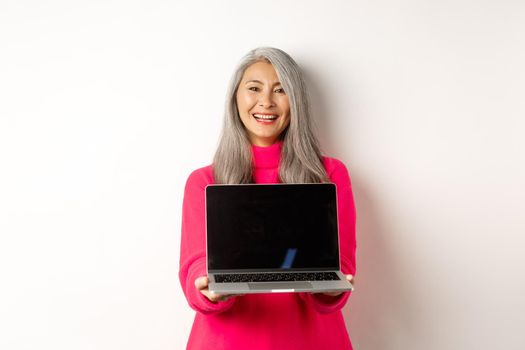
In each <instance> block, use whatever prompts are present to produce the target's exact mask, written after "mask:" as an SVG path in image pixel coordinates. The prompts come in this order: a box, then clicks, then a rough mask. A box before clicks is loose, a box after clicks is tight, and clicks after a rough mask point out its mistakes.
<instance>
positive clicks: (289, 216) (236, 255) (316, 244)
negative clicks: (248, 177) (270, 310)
mask: <svg viewBox="0 0 525 350" xmlns="http://www.w3.org/2000/svg"><path fill="white" fill-rule="evenodd" d="M206 246H207V248H206V249H207V252H206V255H207V270H208V277H209V286H208V288H209V290H210V291H213V292H216V293H220V294H247V293H275V292H335V291H349V290H352V289H353V287H352V285H351V284H350V283H349V282H348V281H347V280H346V278H345V276H344V275H343V274H342V273H341V272H340V259H339V236H338V223H337V199H336V187H335V185H334V184H331V183H323V184H247V185H208V186H207V187H206Z"/></svg>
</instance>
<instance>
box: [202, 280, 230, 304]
mask: <svg viewBox="0 0 525 350" xmlns="http://www.w3.org/2000/svg"><path fill="white" fill-rule="evenodd" d="M208 283H209V280H208V277H206V276H201V277H199V278H197V279H196V280H195V287H196V288H197V289H198V290H199V292H201V293H202V295H204V296H205V297H206V298H208V300H209V301H211V302H212V303H216V302H218V301H226V300H228V299H230V298H233V297H235V296H239V295H240V294H217V293H215V292H211V291H210V290H209V289H208Z"/></svg>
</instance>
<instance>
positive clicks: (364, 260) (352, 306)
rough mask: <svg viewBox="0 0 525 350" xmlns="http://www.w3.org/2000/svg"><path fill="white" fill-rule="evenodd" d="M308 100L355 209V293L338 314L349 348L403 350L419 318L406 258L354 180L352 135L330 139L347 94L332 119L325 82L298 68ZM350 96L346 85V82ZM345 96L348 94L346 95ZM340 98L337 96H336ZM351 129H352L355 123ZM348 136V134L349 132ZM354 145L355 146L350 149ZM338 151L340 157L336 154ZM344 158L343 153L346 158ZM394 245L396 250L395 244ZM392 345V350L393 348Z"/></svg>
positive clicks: (375, 204) (361, 181)
mask: <svg viewBox="0 0 525 350" xmlns="http://www.w3.org/2000/svg"><path fill="white" fill-rule="evenodd" d="M302 69H303V72H304V75H305V80H306V83H307V85H308V91H309V94H310V100H311V111H312V115H313V119H314V124H315V127H316V130H317V133H318V136H319V140H320V143H321V145H322V150H323V151H325V152H326V154H328V155H332V156H333V155H341V156H340V159H341V161H343V162H344V163H345V164H346V165H347V166H348V169H349V172H350V177H351V181H352V188H353V193H354V199H355V202H356V207H357V273H356V290H355V292H354V293H353V295H352V296H351V297H350V299H349V302H348V304H347V305H346V306H345V308H344V309H343V315H344V318H345V323H346V326H347V329H348V332H349V334H350V339H351V340H352V344H353V345H354V348H356V349H367V350H384V349H395V348H403V347H402V345H403V344H405V345H406V344H407V343H410V340H409V339H410V338H412V337H414V334H413V333H414V332H415V330H417V329H418V327H417V325H416V324H415V323H416V322H417V319H418V307H417V304H418V302H420V301H418V300H417V298H416V297H417V296H416V295H414V292H413V291H411V290H410V289H409V288H408V286H409V284H408V283H405V282H406V281H405V280H404V274H406V272H407V271H410V266H405V265H406V262H407V260H408V261H409V265H410V264H413V263H414V262H413V261H412V262H410V259H411V258H410V257H409V258H408V259H404V261H402V260H401V257H402V256H403V252H400V254H401V255H399V254H396V252H395V251H394V249H395V247H396V245H395V244H393V242H392V240H395V239H396V237H395V236H394V232H395V230H394V229H389V226H388V225H387V224H386V223H388V222H389V218H388V213H381V212H380V210H379V208H380V207H381V205H380V201H381V199H380V198H379V195H374V193H373V189H372V188H371V187H368V186H367V180H366V179H365V178H361V177H360V176H359V169H357V168H355V167H353V166H352V162H348V161H347V160H348V159H351V158H352V157H351V156H350V154H349V153H348V152H344V150H349V149H352V142H351V140H350V139H351V132H349V133H348V136H349V139H347V140H342V142H343V143H344V144H342V145H341V144H338V143H339V142H338V141H337V140H336V139H335V138H334V137H332V136H333V135H336V134H337V133H335V132H336V128H341V127H343V128H346V127H350V125H352V124H353V123H348V120H347V119H346V118H350V116H351V115H352V114H353V101H352V96H351V95H352V94H351V93H348V96H346V97H345V98H346V101H345V102H344V103H345V105H346V106H348V108H347V110H345V115H343V116H341V118H342V119H339V120H336V119H337V118H335V119H334V117H335V116H336V114H337V113H340V112H338V111H337V110H336V109H335V108H333V106H331V105H330V98H331V97H333V96H328V95H326V91H330V88H333V86H332V87H330V83H328V82H326V81H325V77H323V76H320V75H318V74H316V70H315V69H310V68H309V67H304V65H303V66H302ZM346 85H347V87H348V90H349V91H351V90H352V88H351V87H350V85H351V83H350V82H347V83H346ZM345 91H347V90H345ZM339 97H340V96H339ZM354 125H355V124H354ZM350 131H351V130H350ZM354 146H355V145H354ZM341 150H343V152H341ZM345 153H346V154H345ZM397 246H398V245H397ZM396 344H397V346H396Z"/></svg>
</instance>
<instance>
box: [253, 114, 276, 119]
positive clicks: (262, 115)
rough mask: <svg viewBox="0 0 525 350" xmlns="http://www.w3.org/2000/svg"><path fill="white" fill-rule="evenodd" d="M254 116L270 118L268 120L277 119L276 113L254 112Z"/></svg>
mask: <svg viewBox="0 0 525 350" xmlns="http://www.w3.org/2000/svg"><path fill="white" fill-rule="evenodd" d="M253 116H254V117H255V118H259V119H268V120H271V119H277V116H276V115H265V114H254V115H253Z"/></svg>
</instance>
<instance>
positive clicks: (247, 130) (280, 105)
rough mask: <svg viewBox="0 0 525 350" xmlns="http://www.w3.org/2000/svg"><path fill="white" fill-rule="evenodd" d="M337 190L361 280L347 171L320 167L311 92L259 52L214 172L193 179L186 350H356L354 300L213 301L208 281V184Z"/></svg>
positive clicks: (347, 244)
mask: <svg viewBox="0 0 525 350" xmlns="http://www.w3.org/2000/svg"><path fill="white" fill-rule="evenodd" d="M279 182H281V183H318V182H334V183H335V184H336V185H337V198H338V203H337V206H338V208H337V209H338V214H339V235H340V254H341V270H342V271H343V273H345V274H348V275H347V279H349V280H352V275H354V274H355V247H356V242H355V207H354V202H353V197H352V189H351V184H350V178H349V176H348V171H347V169H346V167H345V166H344V164H343V163H341V162H340V161H338V160H336V159H334V158H329V157H324V156H322V155H321V152H320V150H319V146H318V142H317V139H316V137H315V136H314V134H313V131H312V127H311V118H310V111H309V105H308V100H307V92H306V86H305V82H304V80H303V77H302V74H301V71H300V69H299V67H298V66H297V64H296V63H295V61H294V60H293V59H292V58H291V57H290V56H289V55H288V54H286V53H285V52H283V51H281V50H279V49H275V48H268V47H262V48H257V49H255V50H252V51H250V52H249V53H248V54H247V55H246V56H245V57H244V58H243V59H242V60H241V62H240V64H239V66H238V67H237V69H236V71H235V73H234V75H233V78H232V80H231V83H230V87H229V91H228V95H227V101H226V111H225V118H224V126H223V131H222V135H221V138H220V143H219V146H218V149H217V151H216V154H215V157H214V160H213V164H212V165H210V166H207V167H204V168H200V169H197V170H195V171H194V172H193V173H191V175H190V176H189V178H188V180H187V183H186V187H185V192H184V202H183V211H182V243H181V254H180V273H179V278H180V282H181V285H182V289H183V291H184V294H185V296H186V298H187V300H188V303H189V304H190V306H191V307H192V308H193V309H194V310H195V311H196V312H197V314H196V316H195V320H194V323H193V328H192V331H191V334H190V337H189V340H188V346H187V348H188V349H251V350H257V349H287V350H290V349H301V350H304V349H352V345H351V343H350V339H349V337H348V333H347V330H346V327H345V323H344V319H343V316H342V314H341V308H342V307H343V306H344V305H345V303H346V301H347V299H348V296H349V294H350V293H319V294H312V293H277V294H249V295H243V296H234V295H217V294H214V293H211V292H210V291H209V290H208V279H207V277H206V246H205V211H204V188H205V187H206V185H208V184H211V183H224V184H239V183H279Z"/></svg>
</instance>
